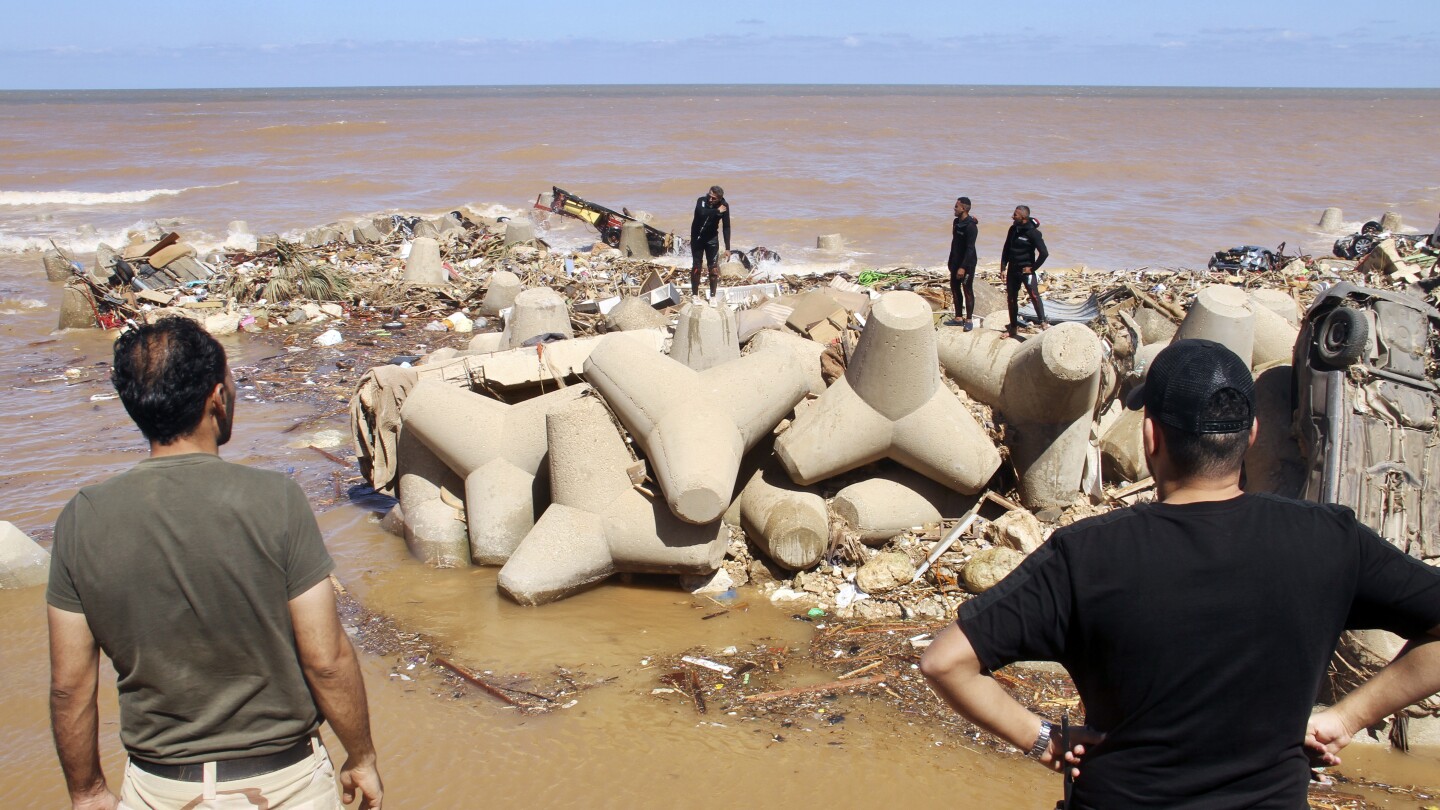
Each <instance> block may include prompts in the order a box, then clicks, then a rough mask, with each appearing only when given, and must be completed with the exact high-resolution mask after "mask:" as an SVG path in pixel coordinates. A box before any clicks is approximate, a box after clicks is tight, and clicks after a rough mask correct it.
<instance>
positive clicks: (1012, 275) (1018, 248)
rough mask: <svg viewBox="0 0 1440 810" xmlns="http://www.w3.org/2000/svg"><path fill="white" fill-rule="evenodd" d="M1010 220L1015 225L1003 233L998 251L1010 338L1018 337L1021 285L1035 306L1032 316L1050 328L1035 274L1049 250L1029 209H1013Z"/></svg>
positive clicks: (1027, 207)
mask: <svg viewBox="0 0 1440 810" xmlns="http://www.w3.org/2000/svg"><path fill="white" fill-rule="evenodd" d="M1010 218H1011V219H1013V220H1014V221H1015V223H1014V224H1013V225H1011V226H1010V232H1009V233H1007V234H1005V247H1003V248H1001V249H1000V272H1001V273H1003V274H1004V276H1005V303H1006V304H1008V305H1009V308H1010V330H1009V331H1010V337H1017V336H1018V334H1019V330H1020V301H1019V298H1020V287H1021V286H1022V285H1023V286H1024V287H1025V292H1027V293H1028V294H1029V295H1030V300H1031V301H1032V302H1033V303H1034V304H1035V315H1036V317H1038V318H1039V319H1040V326H1041V328H1044V327H1046V326H1048V325H1049V324H1048V323H1047V322H1046V320H1045V302H1043V301H1041V300H1040V286H1039V285H1038V284H1037V283H1036V281H1035V271H1036V270H1039V269H1040V265H1042V264H1044V263H1045V260H1046V259H1048V258H1050V251H1049V250H1048V249H1046V247H1045V237H1044V236H1041V234H1040V221H1039V220H1036V219H1033V218H1031V216H1030V206H1028V205H1017V206H1015V213H1014V214H1012V215H1011V217H1010Z"/></svg>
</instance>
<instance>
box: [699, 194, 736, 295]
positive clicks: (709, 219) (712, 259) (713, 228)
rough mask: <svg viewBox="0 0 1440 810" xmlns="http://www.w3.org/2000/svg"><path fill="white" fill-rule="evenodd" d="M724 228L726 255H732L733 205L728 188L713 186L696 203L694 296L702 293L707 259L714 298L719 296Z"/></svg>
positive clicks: (711, 292)
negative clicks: (703, 266) (702, 270)
mask: <svg viewBox="0 0 1440 810" xmlns="http://www.w3.org/2000/svg"><path fill="white" fill-rule="evenodd" d="M722 225H723V226H724V233H725V252H726V253H727V254H728V253H729V252H730V206H729V204H728V203H726V202H725V189H723V188H720V187H719V186H711V187H710V192H709V193H708V194H706V195H705V196H703V197H701V198H699V199H697V200H696V201H695V218H694V219H692V220H691V221H690V256H691V258H692V260H693V263H692V264H691V266H690V294H691V295H695V296H698V295H699V294H700V261H701V259H702V258H703V259H704V260H705V264H706V266H707V269H708V270H709V274H710V297H711V298H714V297H715V289H716V286H717V285H718V284H719V282H720V271H719V269H718V268H717V266H716V265H717V262H718V260H719V258H720V232H721V226H722Z"/></svg>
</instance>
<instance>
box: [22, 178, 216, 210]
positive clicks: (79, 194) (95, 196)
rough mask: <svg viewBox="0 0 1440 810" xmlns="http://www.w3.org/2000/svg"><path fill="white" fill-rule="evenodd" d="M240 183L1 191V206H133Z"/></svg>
mask: <svg viewBox="0 0 1440 810" xmlns="http://www.w3.org/2000/svg"><path fill="white" fill-rule="evenodd" d="M237 183H239V181H238V180H233V181H231V182H229V183H222V184H221V185H219V186H188V187H186V188H147V189H139V190H136V191H69V190H67V191H5V190H3V189H0V205H13V206H21V205H133V204H134V203H143V202H148V201H149V200H153V199H155V198H157V197H175V196H178V195H181V194H184V193H185V192H187V191H199V190H201V189H207V188H222V187H223V186H233V185H236V184H237Z"/></svg>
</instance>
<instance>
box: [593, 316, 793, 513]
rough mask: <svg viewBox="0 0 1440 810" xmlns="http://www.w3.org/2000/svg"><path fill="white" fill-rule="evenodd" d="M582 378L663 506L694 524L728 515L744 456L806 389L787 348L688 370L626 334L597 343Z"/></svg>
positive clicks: (607, 337)
mask: <svg viewBox="0 0 1440 810" xmlns="http://www.w3.org/2000/svg"><path fill="white" fill-rule="evenodd" d="M585 377H586V379H588V380H589V381H590V384H591V385H593V386H595V388H596V389H598V390H599V391H600V393H601V394H602V395H604V397H605V401H606V402H608V403H610V407H611V408H612V409H614V411H615V415H616V416H618V417H619V418H620V421H621V422H622V423H623V424H624V425H625V427H626V429H628V430H629V431H630V433H631V434H632V435H633V436H634V438H635V441H636V442H638V443H639V445H640V446H641V447H642V448H644V450H645V455H646V457H648V458H649V459H650V464H651V466H652V467H653V468H654V473H655V480H656V481H658V482H659V483H660V488H661V490H662V491H663V492H664V493H665V499H666V501H667V502H668V503H669V504H670V509H671V510H672V511H673V512H674V513H675V515H676V516H677V517H679V518H680V519H681V520H685V521H688V522H690V523H699V524H705V523H710V522H711V521H714V520H717V519H719V517H720V516H721V515H722V514H724V513H725V507H726V506H728V505H729V504H730V497H731V495H732V494H733V493H734V491H735V479H736V477H737V476H738V475H739V474H740V459H741V457H742V456H744V455H745V452H746V451H748V450H749V449H750V448H752V447H754V446H755V443H756V442H758V441H759V440H760V438H761V437H762V436H764V435H765V434H766V433H768V432H769V431H770V430H771V429H772V428H774V427H775V425H777V424H779V422H780V420H781V419H782V418H784V416H785V415H786V414H787V413H789V412H790V409H791V408H794V407H795V403H797V402H799V401H800V399H801V397H803V396H805V390H806V381H805V372H804V371H803V370H802V369H801V367H800V364H799V363H798V362H796V360H795V356H794V355H793V354H791V353H790V352H788V351H762V352H755V353H754V354H749V355H746V356H744V357H741V358H738V359H735V360H731V361H730V362H728V363H724V364H721V365H718V366H715V367H714V368H709V369H706V370H705V371H695V370H694V369H690V368H686V367H685V366H684V365H683V364H682V363H680V362H678V361H676V360H672V359H670V358H669V357H666V356H664V355H662V354H659V353H658V352H656V351H655V350H654V349H653V348H651V347H650V346H647V345H646V344H645V343H643V342H641V341H640V340H638V339H637V338H636V336H635V333H627V332H618V333H614V334H610V335H606V336H605V337H604V338H603V339H602V340H601V341H600V345H599V346H598V347H596V349H595V351H593V352H591V353H590V358H589V359H588V360H586V361H585Z"/></svg>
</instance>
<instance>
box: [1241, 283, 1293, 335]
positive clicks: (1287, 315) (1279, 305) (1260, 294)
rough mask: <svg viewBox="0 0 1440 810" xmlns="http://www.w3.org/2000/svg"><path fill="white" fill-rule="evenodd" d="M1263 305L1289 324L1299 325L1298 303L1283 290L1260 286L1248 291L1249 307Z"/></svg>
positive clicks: (1253, 307)
mask: <svg viewBox="0 0 1440 810" xmlns="http://www.w3.org/2000/svg"><path fill="white" fill-rule="evenodd" d="M1256 307H1264V308H1266V309H1268V310H1270V311H1271V312H1274V313H1275V314H1276V315H1279V316H1280V317H1282V318H1284V319H1285V320H1286V321H1288V322H1289V323H1290V325H1291V326H1294V327H1297V328H1298V327H1299V326H1300V304H1299V303H1297V302H1296V301H1295V299H1294V298H1292V297H1291V296H1290V294H1289V293H1287V292H1285V291H1283V290H1271V289H1266V288H1261V289H1258V290H1251V291H1250V308H1251V309H1255V308H1256Z"/></svg>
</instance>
